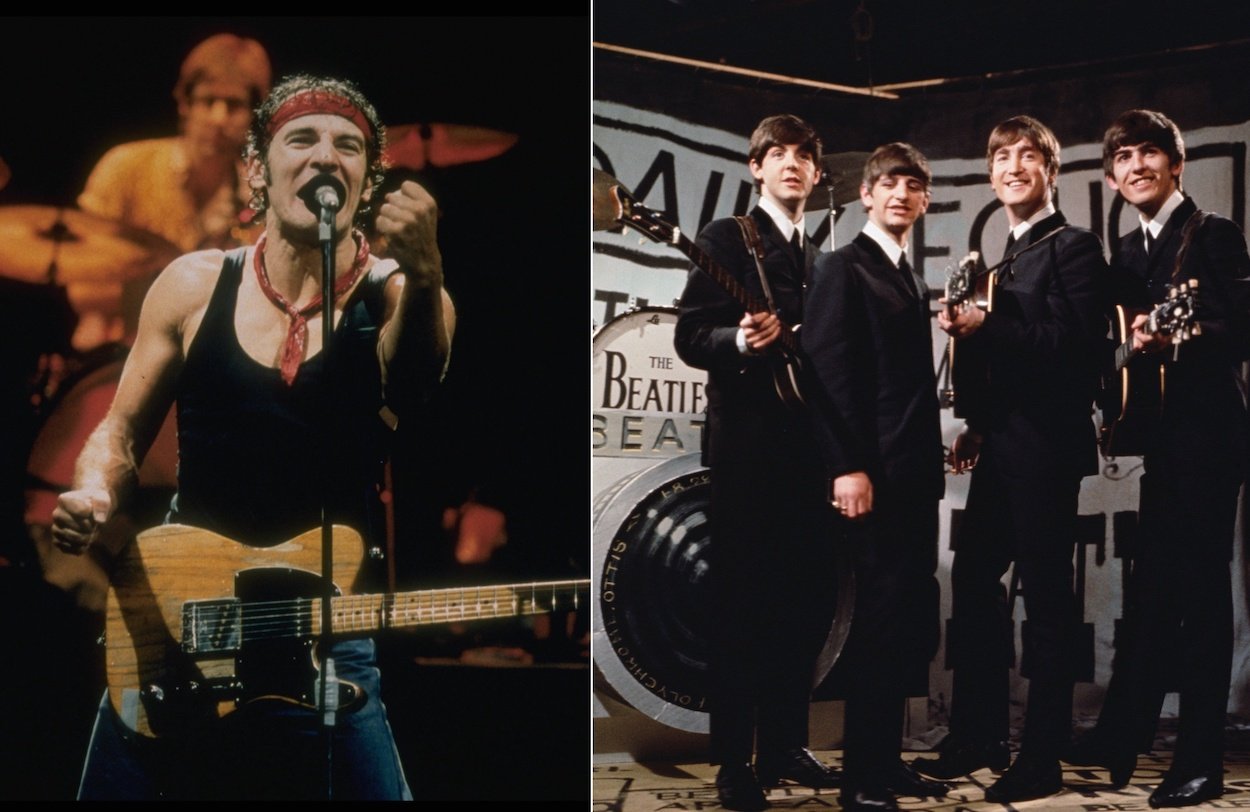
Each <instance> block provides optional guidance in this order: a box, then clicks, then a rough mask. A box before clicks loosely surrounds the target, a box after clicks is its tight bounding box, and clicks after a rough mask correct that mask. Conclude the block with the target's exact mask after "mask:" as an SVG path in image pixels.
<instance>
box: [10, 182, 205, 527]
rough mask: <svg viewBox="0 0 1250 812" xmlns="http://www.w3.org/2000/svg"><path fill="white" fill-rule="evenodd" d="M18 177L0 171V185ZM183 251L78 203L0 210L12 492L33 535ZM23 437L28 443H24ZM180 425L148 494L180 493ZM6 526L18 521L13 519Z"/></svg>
mask: <svg viewBox="0 0 1250 812" xmlns="http://www.w3.org/2000/svg"><path fill="white" fill-rule="evenodd" d="M8 178H9V173H8V169H7V166H4V165H3V164H0V187H3V186H4V185H5V183H6V182H7V180H8ZM181 253H182V252H181V251H180V250H179V249H178V248H177V247H176V246H174V245H173V244H172V243H170V242H169V241H167V240H165V239H164V238H162V237H159V236H156V235H154V234H151V233H149V232H147V231H144V230H142V229H138V228H133V227H130V226H128V225H125V224H123V223H120V222H116V221H113V220H110V219H108V218H105V217H100V216H97V215H93V214H90V213H88V212H86V211H81V210H78V209H75V208H70V207H60V206H45V205H28V204H8V205H0V314H2V316H0V346H2V347H3V350H0V353H2V355H0V368H2V369H3V371H4V375H5V386H4V387H3V391H4V392H5V396H6V403H5V405H4V408H3V413H4V414H5V415H6V416H8V418H9V420H10V430H11V431H12V434H11V435H10V442H8V443H6V444H5V446H4V447H5V449H6V456H7V457H8V458H6V459H5V460H3V465H4V472H5V473H4V477H5V479H4V486H5V487H10V488H18V489H22V490H24V492H25V495H26V498H25V515H24V516H23V517H21V518H22V519H23V520H24V522H25V524H26V525H27V526H28V527H29V528H32V529H33V528H34V527H36V526H38V527H46V526H47V525H48V524H50V522H51V513H52V509H53V507H54V506H55V502H56V496H57V494H58V493H60V492H61V491H64V490H67V489H68V488H69V487H70V485H71V482H72V477H73V467H74V462H75V460H76V459H77V456H78V454H79V452H81V450H82V448H83V445H84V444H85V442H86V438H87V435H88V434H90V432H91V431H92V430H93V429H94V428H95V427H96V426H97V425H98V424H99V422H100V421H101V420H102V419H103V417H104V415H105V413H106V412H107V410H108V407H109V405H110V404H111V402H112V398H113V393H114V392H115V390H116V385H117V381H118V379H119V378H120V372H121V366H122V363H123V361H124V359H125V356H126V354H127V350H128V344H127V341H128V340H129V338H130V337H131V335H130V334H131V333H132V332H133V329H134V326H135V324H136V323H137V313H138V308H137V306H136V305H135V304H134V302H132V298H133V297H131V295H130V294H131V293H132V292H135V293H137V294H138V296H141V295H142V292H143V291H146V288H147V286H148V285H149V284H150V283H151V281H152V280H153V279H154V278H155V276H156V274H157V273H159V272H160V270H161V269H162V268H164V267H165V266H166V265H167V264H168V263H169V262H170V261H172V260H173V259H174V258H176V257H177V256H178V255H179V254H181ZM19 435H20V436H19ZM172 439H173V434H172V429H171V427H170V426H167V427H166V428H164V429H162V431H161V435H160V437H159V438H158V440H157V442H156V445H155V446H154V450H153V453H152V454H150V455H149V457H150V463H146V464H145V466H144V472H143V473H142V474H141V477H140V485H141V486H160V487H165V486H169V487H172V485H173V481H174V480H173V467H174V462H175V460H176V454H175V453H174V451H173V444H172ZM5 518H6V519H8V518H10V517H5Z"/></svg>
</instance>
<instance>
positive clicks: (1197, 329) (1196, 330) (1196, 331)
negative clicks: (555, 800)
mask: <svg viewBox="0 0 1250 812" xmlns="http://www.w3.org/2000/svg"><path fill="white" fill-rule="evenodd" d="M1189 334H1190V335H1195V336H1200V335H1202V325H1201V324H1197V323H1195V324H1194V325H1193V326H1192V327H1190V328H1189Z"/></svg>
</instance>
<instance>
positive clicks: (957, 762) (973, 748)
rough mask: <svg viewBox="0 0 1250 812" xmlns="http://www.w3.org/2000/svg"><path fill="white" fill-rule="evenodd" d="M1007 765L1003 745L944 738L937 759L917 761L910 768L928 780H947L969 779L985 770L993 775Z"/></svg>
mask: <svg viewBox="0 0 1250 812" xmlns="http://www.w3.org/2000/svg"><path fill="white" fill-rule="evenodd" d="M1009 763H1011V751H1010V750H1008V749H1007V742H994V743H992V744H978V743H973V742H966V741H962V740H960V739H956V738H955V737H953V736H947V737H946V739H945V740H944V741H943V742H942V744H941V745H940V746H939V747H938V757H937V758H918V759H915V760H914V761H912V763H911V766H912V769H914V770H915V771H916V772H918V773H921V774H922V775H927V776H929V777H930V778H941V779H944V780H949V779H952V778H959V777H960V776H962V775H969V774H970V773H974V772H976V771H977V770H980V769H984V768H986V767H989V768H990V769H991V770H993V771H994V772H1001V771H1003V770H1005V769H1007V765H1008V764H1009Z"/></svg>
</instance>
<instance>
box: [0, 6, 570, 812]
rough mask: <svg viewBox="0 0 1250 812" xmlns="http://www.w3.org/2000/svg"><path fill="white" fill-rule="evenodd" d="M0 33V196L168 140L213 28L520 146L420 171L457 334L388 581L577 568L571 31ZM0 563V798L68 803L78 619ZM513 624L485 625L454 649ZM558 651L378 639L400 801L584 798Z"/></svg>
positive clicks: (403, 474) (422, 437)
mask: <svg viewBox="0 0 1250 812" xmlns="http://www.w3.org/2000/svg"><path fill="white" fill-rule="evenodd" d="M2 30H3V33H4V37H3V39H4V47H3V48H2V49H0V75H3V76H4V77H5V78H6V82H5V84H6V87H5V93H4V99H5V107H6V112H5V114H4V116H3V124H0V158H2V159H3V160H4V162H5V163H6V164H7V165H8V166H9V168H10V169H11V171H12V179H11V181H10V182H9V184H8V185H7V187H5V188H3V189H0V206H9V205H17V204H40V205H47V206H67V207H72V206H73V205H74V201H75V198H76V197H77V195H78V193H79V191H80V190H81V188H82V185H83V183H84V181H85V180H86V177H87V174H88V172H89V170H90V169H91V167H92V166H93V165H94V164H95V162H96V161H97V160H98V159H99V157H100V156H101V155H102V154H103V152H104V151H105V150H106V149H108V148H109V147H111V146H113V145H115V144H118V143H121V142H125V141H131V140H136V139H141V138H151V137H159V136H166V135H172V134H174V133H175V132H176V130H177V113H176V107H175V103H174V100H173V98H172V96H171V91H172V89H173V86H174V82H175V80H176V78H177V75H178V69H179V65H180V64H181V61H182V59H183V57H184V56H185V55H186V53H187V51H188V50H190V48H191V47H192V46H193V45H195V44H196V43H198V42H199V41H201V40H202V39H204V38H205V37H207V36H209V35H211V34H214V33H218V32H222V31H229V32H233V33H236V34H240V35H244V36H251V37H255V38H256V39H258V40H259V41H260V42H261V43H262V44H263V45H264V46H265V48H266V49H267V50H268V52H269V55H270V59H271V62H272V65H273V70H274V78H275V82H276V81H277V80H279V79H280V78H281V77H283V76H285V75H287V74H290V73H294V72H312V73H323V74H328V75H333V76H341V77H345V78H349V79H351V80H353V81H355V82H356V83H357V84H358V85H359V86H360V87H361V89H362V90H363V91H364V93H365V95H366V96H367V97H369V98H370V100H371V101H373V102H374V104H375V106H376V107H377V109H378V111H379V113H380V114H381V116H382V118H383V120H384V121H385V122H386V123H387V124H389V125H398V124H409V123H416V122H425V123H436V122H437V123H451V124H464V125H476V126H481V127H489V128H492V129H497V130H502V131H505V132H510V133H515V134H517V135H519V136H520V138H519V141H518V142H517V144H516V145H515V146H514V147H513V148H512V149H511V150H509V151H508V152H506V153H505V154H503V155H502V156H499V157H497V158H493V159H490V160H488V161H483V162H478V163H472V164H463V165H460V166H454V167H448V168H444V169H432V170H429V171H428V172H427V173H426V175H425V176H424V179H425V181H426V182H427V184H428V185H429V186H430V187H431V189H432V191H433V192H434V193H435V195H436V197H438V198H439V201H440V206H441V208H442V210H443V215H444V216H443V220H442V222H441V224H440V247H441V249H442V252H443V258H444V267H445V273H446V285H447V288H448V290H449V291H450V293H451V295H452V297H453V299H454V300H455V302H456V306H457V312H458V329H457V335H456V337H455V342H454V347H453V356H452V361H451V367H450V370H449V372H448V376H447V380H446V382H445V385H444V387H443V390H442V392H441V393H440V394H439V396H438V397H437V398H436V399H435V401H434V402H433V403H432V404H430V406H429V408H428V410H427V412H426V413H425V414H423V415H420V416H419V419H409V420H408V421H406V423H405V425H403V426H402V427H401V430H400V434H399V441H400V442H399V448H398V450H397V452H396V457H395V461H394V492H395V503H394V504H395V527H396V534H395V535H396V555H395V557H394V563H395V572H396V576H397V579H398V586H399V587H400V588H401V589H403V588H419V587H421V586H424V585H427V584H442V583H447V582H449V581H457V582H462V583H486V582H496V581H502V580H530V579H531V578H533V579H538V578H546V577H586V575H587V573H588V570H589V564H588V554H589V541H588V537H587V528H588V526H589V519H588V505H589V502H590V500H589V498H588V497H589V471H588V460H587V455H586V452H585V445H584V439H583V437H584V435H583V433H582V432H583V426H584V423H583V420H584V416H585V408H584V404H585V395H584V393H585V381H586V371H585V370H586V358H587V348H586V343H585V341H586V339H585V328H584V326H583V323H582V318H584V316H583V315H582V314H584V312H585V311H584V309H583V308H584V306H585V304H584V303H585V301H586V296H587V292H588V289H589V267H588V265H589V260H588V251H587V241H586V236H585V234H586V231H585V226H584V224H585V219H586V202H585V201H586V197H587V196H586V171H585V151H584V150H585V145H586V141H587V136H588V120H589V115H588V113H589V97H590V93H589V79H588V64H589V54H588V50H587V42H588V40H589V25H588V22H587V20H586V19H585V18H514V19H503V18H482V19H462V18H457V19H422V18H352V19H338V18H315V17H314V18H299V19H293V18H276V17H272V18H266V17H257V18H207V17H203V18H194V17H181V18H130V19H125V18H122V19H118V18H72V19H42V18H18V19H13V18H10V19H7V20H6V21H5V22H4V24H3V27H2ZM4 250H5V246H3V245H0V252H2V251H4ZM10 394H12V393H10ZM3 430H4V429H2V428H0V431H3ZM471 487H477V488H479V490H480V491H481V492H482V493H489V494H491V495H492V499H493V500H494V501H495V502H496V503H497V504H498V505H500V506H501V507H503V509H504V510H505V512H506V514H507V517H508V524H509V543H508V545H507V546H506V547H505V548H504V551H503V552H502V553H501V554H500V555H499V556H497V557H496V559H495V560H493V561H492V562H491V563H490V564H488V565H484V566H480V567H475V568H472V569H466V568H459V567H456V566H454V564H453V563H452V560H451V558H450V542H449V540H448V539H447V538H446V537H444V536H443V535H442V534H441V532H440V531H439V529H438V524H437V522H438V516H439V513H440V511H441V508H442V507H443V506H444V505H445V504H454V503H455V501H456V500H458V499H460V498H462V497H463V496H464V495H465V494H466V493H467V492H468V490H469V488H471ZM2 569H3V572H0V575H3V577H4V579H5V580H4V583H3V585H0V590H2V591H0V595H2V596H3V597H2V603H0V611H2V612H3V618H4V624H3V628H2V629H0V631H2V632H3V634H4V640H5V645H4V648H3V649H2V650H3V652H4V653H3V655H0V656H2V657H3V661H2V663H0V670H2V671H3V672H4V673H5V678H4V682H3V687H4V688H7V689H8V690H5V691H3V692H0V695H3V696H5V697H6V700H7V702H8V704H9V705H10V707H11V708H14V707H15V708H16V709H15V710H10V711H6V712H5V716H4V718H3V719H0V797H5V798H10V799H16V798H34V799H62V798H69V797H72V795H73V792H74V789H75V787H76V782H77V776H78V771H79V768H80V765H81V756H82V753H83V748H84V747H85V742H86V733H87V726H88V725H89V724H90V714H91V707H92V705H93V704H94V701H95V699H96V697H98V690H99V682H98V681H99V679H100V676H99V671H98V669H99V649H98V647H96V646H95V645H94V644H93V641H92V640H91V639H88V638H89V637H90V635H91V634H92V630H93V628H94V626H93V623H94V621H93V619H91V618H84V617H83V616H82V614H81V612H79V611H78V610H76V609H75V608H74V607H73V606H72V605H70V603H69V602H68V601H66V600H65V599H63V598H62V597H61V596H60V595H58V594H57V593H55V592H53V591H52V590H50V589H48V588H47V587H45V586H43V585H42V584H41V583H39V581H38V579H37V577H35V576H36V574H34V573H31V572H29V571H27V570H22V569H21V568H18V567H7V568H2ZM516 632H517V630H516V629H512V628H488V629H486V630H485V631H484V632H482V633H481V635H480V637H474V638H473V640H472V641H471V642H488V643H489V642H492V635H498V636H501V637H502V638H504V642H508V640H507V637H508V635H510V634H513V633H516ZM575 632H576V630H575ZM566 642H568V649H567V650H561V651H555V652H547V653H546V655H547V656H545V657H544V656H543V654H542V653H541V652H540V653H539V656H537V657H536V660H537V661H538V665H536V666H534V667H531V668H528V669H515V668H514V669H505V668H496V669H489V668H476V669H466V668H465V667H463V666H457V665H442V666H425V667H421V666H417V665H415V664H414V659H416V657H418V656H421V655H426V654H430V653H431V652H430V650H429V649H430V648H431V647H433V648H436V649H437V648H438V647H440V646H441V647H442V648H441V649H439V651H445V650H453V653H454V649H455V643H454V641H448V640H446V639H441V638H440V639H437V640H434V639H431V638H430V637H429V636H422V635H417V636H413V637H406V638H405V639H402V640H398V641H389V642H387V643H385V644H384V650H383V657H384V661H385V665H384V674H385V675H386V678H387V679H388V680H389V681H388V682H387V687H388V691H389V692H390V693H391V698H390V699H388V703H389V704H390V705H391V707H392V714H393V718H392V724H393V725H394V726H395V728H396V735H397V738H398V739H399V741H400V746H401V749H402V750H403V751H404V754H405V762H406V768H407V770H408V773H409V780H410V783H411V784H412V785H413V789H414V793H415V794H416V796H417V798H418V799H419V800H433V799H442V800H450V799H456V800H474V799H486V800H491V799H533V800H548V801H555V800H585V799H587V798H588V797H589V795H588V793H589V780H588V775H587V769H586V765H587V762H588V753H589V749H590V748H589V729H590V725H589V719H588V712H587V701H586V697H587V695H588V692H589V677H588V673H589V672H588V668H587V667H586V661H585V658H584V657H582V658H581V663H580V666H579V663H578V660H579V653H578V652H577V651H576V649H577V648H578V647H577V645H576V640H575V634H574V635H573V636H571V637H570V639H569V640H568V641H566ZM439 651H435V652H434V653H439ZM544 660H547V661H550V662H544ZM544 666H545V667H544Z"/></svg>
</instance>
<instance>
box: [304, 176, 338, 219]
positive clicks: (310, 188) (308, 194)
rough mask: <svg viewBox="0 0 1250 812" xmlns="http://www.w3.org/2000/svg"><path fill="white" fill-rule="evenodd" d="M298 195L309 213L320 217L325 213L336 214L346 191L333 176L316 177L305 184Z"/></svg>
mask: <svg viewBox="0 0 1250 812" xmlns="http://www.w3.org/2000/svg"><path fill="white" fill-rule="evenodd" d="M298 194H299V199H300V200H302V201H304V205H305V206H307V207H308V209H309V211H311V212H312V213H313V214H316V215H318V216H320V215H321V214H322V213H323V212H325V211H331V212H336V211H338V210H339V209H341V208H343V198H344V197H346V196H347V189H346V188H344V186H343V184H342V182H340V181H339V179H338V178H336V177H334V176H333V175H317V176H316V177H314V178H313V179H312V180H310V181H308V183H305V184H304V186H303V188H301V189H300V190H299V193H298Z"/></svg>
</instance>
